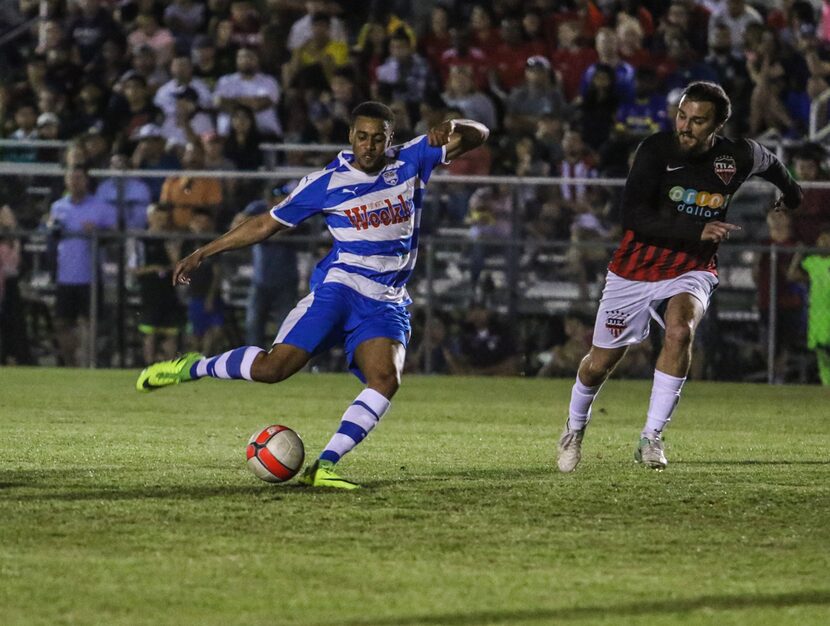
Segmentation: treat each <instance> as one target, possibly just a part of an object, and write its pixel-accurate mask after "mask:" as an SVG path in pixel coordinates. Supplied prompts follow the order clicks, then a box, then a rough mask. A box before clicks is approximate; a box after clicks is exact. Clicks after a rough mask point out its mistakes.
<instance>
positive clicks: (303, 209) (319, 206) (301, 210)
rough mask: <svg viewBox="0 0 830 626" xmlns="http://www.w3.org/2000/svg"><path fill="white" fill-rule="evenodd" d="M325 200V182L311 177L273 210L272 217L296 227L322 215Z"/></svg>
mask: <svg viewBox="0 0 830 626" xmlns="http://www.w3.org/2000/svg"><path fill="white" fill-rule="evenodd" d="M325 200H326V183H325V180H320V178H319V177H314V176H312V175H309V176H306V177H305V178H303V179H302V180H301V181H300V184H299V185H297V187H296V189H294V191H292V192H291V193H290V194H289V195H288V197H287V198H286V199H285V200H283V201H282V202H280V203H279V204H278V205H276V206H275V207H273V208H272V209H271V211H270V213H271V217H273V218H274V219H275V220H277V221H278V222H281V223H283V224H285V225H286V226H290V227H294V226H297V225H298V224H301V223H302V222H304V221H305V220H307V219H308V218H310V217H312V216H314V215H317V214H318V213H321V212H322V211H323V207H324V206H325Z"/></svg>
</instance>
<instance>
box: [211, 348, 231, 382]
mask: <svg viewBox="0 0 830 626" xmlns="http://www.w3.org/2000/svg"><path fill="white" fill-rule="evenodd" d="M230 355H231V353H230V352H225V353H223V354H221V355H220V356H219V358H218V359H216V365H214V366H213V372H214V374H216V378H226V379H227V378H230V375H229V374H228V365H227V364H228V357H229V356H230Z"/></svg>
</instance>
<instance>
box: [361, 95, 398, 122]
mask: <svg viewBox="0 0 830 626" xmlns="http://www.w3.org/2000/svg"><path fill="white" fill-rule="evenodd" d="M358 117H371V118H373V119H376V120H383V121H384V122H389V123H390V124H391V125H392V126H394V125H395V114H394V113H393V112H392V109H390V108H389V107H388V106H386V105H385V104H383V102H374V101H373V100H369V101H367V102H361V103H360V104H358V105H357V106H356V107H355V108H354V110H353V111H352V117H351V123H352V126H354V123H355V121H356V120H357V118H358Z"/></svg>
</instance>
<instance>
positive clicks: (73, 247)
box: [48, 167, 116, 366]
mask: <svg viewBox="0 0 830 626" xmlns="http://www.w3.org/2000/svg"><path fill="white" fill-rule="evenodd" d="M64 184H65V185H66V195H65V196H64V197H62V198H60V199H59V200H56V201H55V202H53V203H52V208H51V210H50V212H49V221H48V226H49V228H50V230H51V231H52V233H53V236H55V238H56V239H57V266H56V270H57V276H56V281H55V282H56V288H55V331H56V335H57V342H58V351H59V356H60V359H61V362H62V364H63V365H66V366H77V365H85V364H87V359H88V358H89V357H90V356H91V355H86V354H81V355H80V358H79V354H78V353H79V352H81V353H83V348H85V347H86V345H87V343H88V342H87V341H85V337H86V334H87V330H88V321H89V312H90V309H89V302H90V295H91V289H92V288H93V286H96V285H97V282H98V281H97V276H96V275H95V274H96V273H97V269H96V271H93V260H94V259H93V258H92V241H91V239H89V238H86V237H79V236H77V235H79V234H89V233H91V232H93V231H95V230H97V229H106V228H113V227H114V226H115V223H116V219H115V210H114V209H113V207H111V206H110V205H108V204H106V203H104V202H101V201H100V200H98V199H97V198H96V197H95V196H93V195H92V194H91V193H90V192H89V174H88V173H87V171H86V170H85V169H83V168H80V167H73V168H71V169H69V171H67V173H66V177H65V179H64ZM96 268H97V264H96Z"/></svg>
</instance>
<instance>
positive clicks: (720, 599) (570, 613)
mask: <svg viewBox="0 0 830 626" xmlns="http://www.w3.org/2000/svg"><path fill="white" fill-rule="evenodd" d="M797 606H805V607H806V606H830V591H826V590H815V591H802V592H799V593H781V594H765V595H746V596H702V597H700V598H687V599H672V600H662V601H659V602H637V603H636V604H616V605H614V604H612V605H607V606H580V607H573V608H562V609H550V610H544V609H537V610H527V611H504V612H499V611H480V612H472V613H444V614H435V615H425V616H421V617H414V616H413V617H395V618H388V619H375V618H366V619H365V620H363V619H361V620H356V621H347V622H338V623H339V624H343V625H344V626H365V625H368V624H372V626H385V625H387V624H388V625H390V626H417V625H419V624H425V625H429V624H442V625H443V624H446V625H447V626H456V625H458V626H464V625H466V624H470V625H471V626H478V625H479V624H514V623H517V622H540V623H546V624H547V623H555V622H557V621H559V620H563V621H564V620H582V619H593V618H601V619H608V618H609V617H612V618H613V617H620V618H623V617H646V616H649V615H658V614H677V613H687V612H691V611H700V610H708V611H712V610H715V611H730V610H731V611H736V610H738V611H740V610H747V609H764V608H768V609H783V608H791V607H797Z"/></svg>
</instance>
